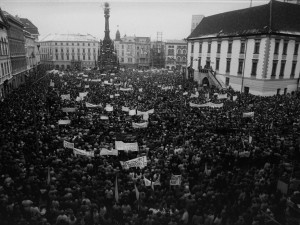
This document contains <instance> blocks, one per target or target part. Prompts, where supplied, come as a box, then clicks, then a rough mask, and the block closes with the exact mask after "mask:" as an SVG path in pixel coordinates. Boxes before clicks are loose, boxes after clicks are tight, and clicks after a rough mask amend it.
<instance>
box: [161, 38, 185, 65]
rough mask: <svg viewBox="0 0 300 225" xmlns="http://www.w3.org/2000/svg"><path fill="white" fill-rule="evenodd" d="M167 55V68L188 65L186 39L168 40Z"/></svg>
mask: <svg viewBox="0 0 300 225" xmlns="http://www.w3.org/2000/svg"><path fill="white" fill-rule="evenodd" d="M165 51H166V52H165V56H166V60H165V62H166V64H165V68H167V69H171V70H174V69H178V70H181V68H182V67H186V62H187V42H186V41H184V40H167V41H166V42H165Z"/></svg>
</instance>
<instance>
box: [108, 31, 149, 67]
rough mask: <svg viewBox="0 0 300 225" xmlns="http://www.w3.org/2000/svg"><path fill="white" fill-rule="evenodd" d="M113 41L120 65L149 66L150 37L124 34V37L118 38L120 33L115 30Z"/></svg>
mask: <svg viewBox="0 0 300 225" xmlns="http://www.w3.org/2000/svg"><path fill="white" fill-rule="evenodd" d="M114 43H115V49H116V52H117V56H118V59H119V63H120V66H121V67H129V68H149V67H150V48H151V41H150V37H135V36H126V35H125V36H124V37H122V38H120V33H119V31H117V33H116V39H115V41H114Z"/></svg>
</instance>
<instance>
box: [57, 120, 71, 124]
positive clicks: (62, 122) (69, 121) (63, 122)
mask: <svg viewBox="0 0 300 225" xmlns="http://www.w3.org/2000/svg"><path fill="white" fill-rule="evenodd" d="M70 123H71V120H59V121H58V124H59V125H67V124H70Z"/></svg>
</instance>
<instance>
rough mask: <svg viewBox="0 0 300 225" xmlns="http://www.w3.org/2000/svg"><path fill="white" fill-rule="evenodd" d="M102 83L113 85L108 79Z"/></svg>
mask: <svg viewBox="0 0 300 225" xmlns="http://www.w3.org/2000/svg"><path fill="white" fill-rule="evenodd" d="M104 84H106V85H113V84H112V83H109V82H108V80H105V81H104Z"/></svg>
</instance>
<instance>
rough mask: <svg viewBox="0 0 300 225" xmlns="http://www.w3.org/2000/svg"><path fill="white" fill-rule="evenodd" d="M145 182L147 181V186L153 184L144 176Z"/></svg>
mask: <svg viewBox="0 0 300 225" xmlns="http://www.w3.org/2000/svg"><path fill="white" fill-rule="evenodd" d="M144 182H145V186H146V187H150V186H151V183H152V182H151V180H148V179H147V178H146V177H144Z"/></svg>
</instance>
